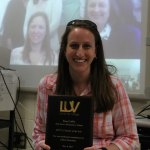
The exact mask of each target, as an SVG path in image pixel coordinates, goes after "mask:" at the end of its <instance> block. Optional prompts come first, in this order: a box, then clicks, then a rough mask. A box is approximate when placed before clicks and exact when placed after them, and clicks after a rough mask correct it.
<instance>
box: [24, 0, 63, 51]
mask: <svg viewBox="0 0 150 150" xmlns="http://www.w3.org/2000/svg"><path fill="white" fill-rule="evenodd" d="M36 12H45V13H46V14H47V17H48V20H49V28H50V46H51V48H52V50H53V51H55V52H58V49H59V46H60V44H59V38H58V32H57V29H58V27H59V24H60V19H61V13H62V0H30V1H29V2H28V5H27V11H26V16H25V21H24V29H23V31H24V36H26V31H27V25H28V21H29V19H30V17H31V16H32V15H33V14H34V13H36Z"/></svg>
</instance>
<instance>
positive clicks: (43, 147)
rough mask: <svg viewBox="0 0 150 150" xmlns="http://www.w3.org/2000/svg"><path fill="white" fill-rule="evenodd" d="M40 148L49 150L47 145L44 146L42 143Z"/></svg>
mask: <svg viewBox="0 0 150 150" xmlns="http://www.w3.org/2000/svg"><path fill="white" fill-rule="evenodd" d="M40 147H41V148H42V149H46V150H50V146H48V145H46V144H44V143H42V144H41V145H40Z"/></svg>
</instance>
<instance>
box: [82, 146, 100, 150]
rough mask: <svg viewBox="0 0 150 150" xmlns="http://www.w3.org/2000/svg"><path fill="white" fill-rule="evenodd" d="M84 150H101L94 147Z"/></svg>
mask: <svg viewBox="0 0 150 150" xmlns="http://www.w3.org/2000/svg"><path fill="white" fill-rule="evenodd" d="M84 150H100V149H97V148H96V147H95V146H92V147H86V148H84Z"/></svg>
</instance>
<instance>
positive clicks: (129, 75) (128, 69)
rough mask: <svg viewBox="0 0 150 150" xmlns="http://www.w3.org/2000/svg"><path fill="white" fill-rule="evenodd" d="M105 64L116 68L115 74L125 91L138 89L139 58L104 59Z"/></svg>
mask: <svg viewBox="0 0 150 150" xmlns="http://www.w3.org/2000/svg"><path fill="white" fill-rule="evenodd" d="M106 62H107V64H109V65H114V66H115V67H116V68H117V72H116V75H115V76H117V77H118V78H119V79H120V80H121V82H122V84H123V85H124V88H125V89H126V91H127V92H131V91H133V92H136V91H138V90H139V89H140V59H134V60H132V59H106Z"/></svg>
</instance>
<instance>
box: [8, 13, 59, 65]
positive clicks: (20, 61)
mask: <svg viewBox="0 0 150 150" xmlns="http://www.w3.org/2000/svg"><path fill="white" fill-rule="evenodd" d="M10 64H11V65H57V64H58V62H57V54H56V53H55V52H53V51H52V50H51V48H50V33H49V23H48V19H47V16H46V14H45V13H42V12H38V13H35V14H34V15H33V16H32V17H31V18H30V20H29V23H28V30H27V38H26V40H25V44H24V46H23V47H19V48H16V49H14V50H12V52H11V59H10Z"/></svg>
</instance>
